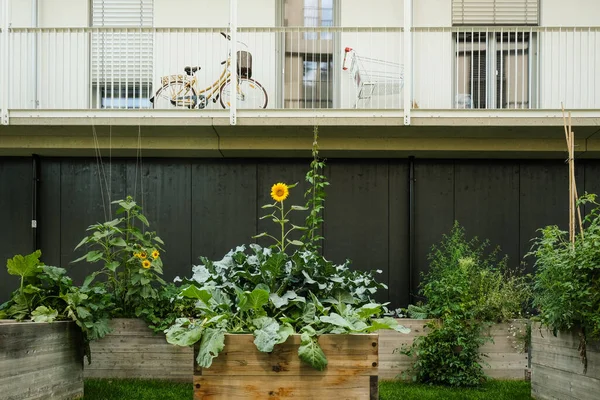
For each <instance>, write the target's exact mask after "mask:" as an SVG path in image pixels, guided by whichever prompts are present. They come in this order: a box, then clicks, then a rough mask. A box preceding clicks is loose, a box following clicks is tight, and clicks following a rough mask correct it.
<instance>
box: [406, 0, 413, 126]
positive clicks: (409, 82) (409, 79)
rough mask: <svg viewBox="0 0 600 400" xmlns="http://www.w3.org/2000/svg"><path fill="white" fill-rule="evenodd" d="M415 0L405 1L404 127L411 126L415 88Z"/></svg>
mask: <svg viewBox="0 0 600 400" xmlns="http://www.w3.org/2000/svg"><path fill="white" fill-rule="evenodd" d="M412 3H413V0H404V125H410V110H411V108H412V102H413V101H412V88H413V72H412V71H413V68H412V67H413V36H412V27H413V26H412V22H413V7H412V6H413V4H412Z"/></svg>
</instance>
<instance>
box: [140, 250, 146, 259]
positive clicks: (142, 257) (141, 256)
mask: <svg viewBox="0 0 600 400" xmlns="http://www.w3.org/2000/svg"><path fill="white" fill-rule="evenodd" d="M139 257H140V258H141V259H142V260H145V259H146V258H148V253H146V252H145V251H142V252H141V253H140V256H139Z"/></svg>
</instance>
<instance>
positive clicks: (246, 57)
mask: <svg viewBox="0 0 600 400" xmlns="http://www.w3.org/2000/svg"><path fill="white" fill-rule="evenodd" d="M237 71H238V75H239V76H241V77H242V78H252V54H250V52H248V51H243V50H240V51H238V52H237Z"/></svg>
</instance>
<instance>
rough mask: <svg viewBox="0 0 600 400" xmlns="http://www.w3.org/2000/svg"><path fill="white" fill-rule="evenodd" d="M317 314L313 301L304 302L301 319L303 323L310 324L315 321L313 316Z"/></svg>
mask: <svg viewBox="0 0 600 400" xmlns="http://www.w3.org/2000/svg"><path fill="white" fill-rule="evenodd" d="M316 314H317V307H316V306H315V305H314V303H306V305H305V306H304V312H303V313H302V321H303V322H304V323H305V324H312V323H313V322H315V316H316Z"/></svg>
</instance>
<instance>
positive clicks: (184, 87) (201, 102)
mask: <svg viewBox="0 0 600 400" xmlns="http://www.w3.org/2000/svg"><path fill="white" fill-rule="evenodd" d="M221 35H222V36H223V37H224V38H225V39H227V40H231V36H229V35H227V34H226V33H224V32H221ZM238 43H240V44H242V45H243V46H244V47H246V48H248V46H247V45H246V44H245V43H242V42H238ZM237 56H238V62H237V72H238V77H237V85H236V92H237V108H241V109H256V108H267V103H268V102H269V97H268V95H267V91H266V90H265V88H264V87H263V86H262V85H261V84H260V83H259V82H258V81H256V80H255V79H252V54H250V52H248V51H246V50H240V51H238V52H237ZM221 65H224V68H223V71H222V72H221V75H220V76H219V78H218V79H217V80H216V81H214V82H213V83H212V84H211V85H210V86H207V87H205V88H203V89H200V90H199V89H198V77H197V75H196V72H197V71H199V70H200V68H201V67H200V66H196V67H190V66H186V67H185V68H184V69H183V70H184V72H185V75H183V74H179V75H167V76H163V77H161V87H160V88H159V89H158V90H157V91H156V94H155V95H154V96H153V97H152V98H150V102H151V103H152V104H153V108H170V106H175V107H185V108H189V109H203V108H205V107H206V106H207V104H208V102H209V101H210V100H211V99H212V101H213V103H216V102H217V100H219V102H220V103H221V106H222V107H223V108H228V107H230V106H231V90H232V86H233V85H232V84H231V71H230V67H231V54H229V55H228V56H227V59H226V60H225V61H222V62H221Z"/></svg>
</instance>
